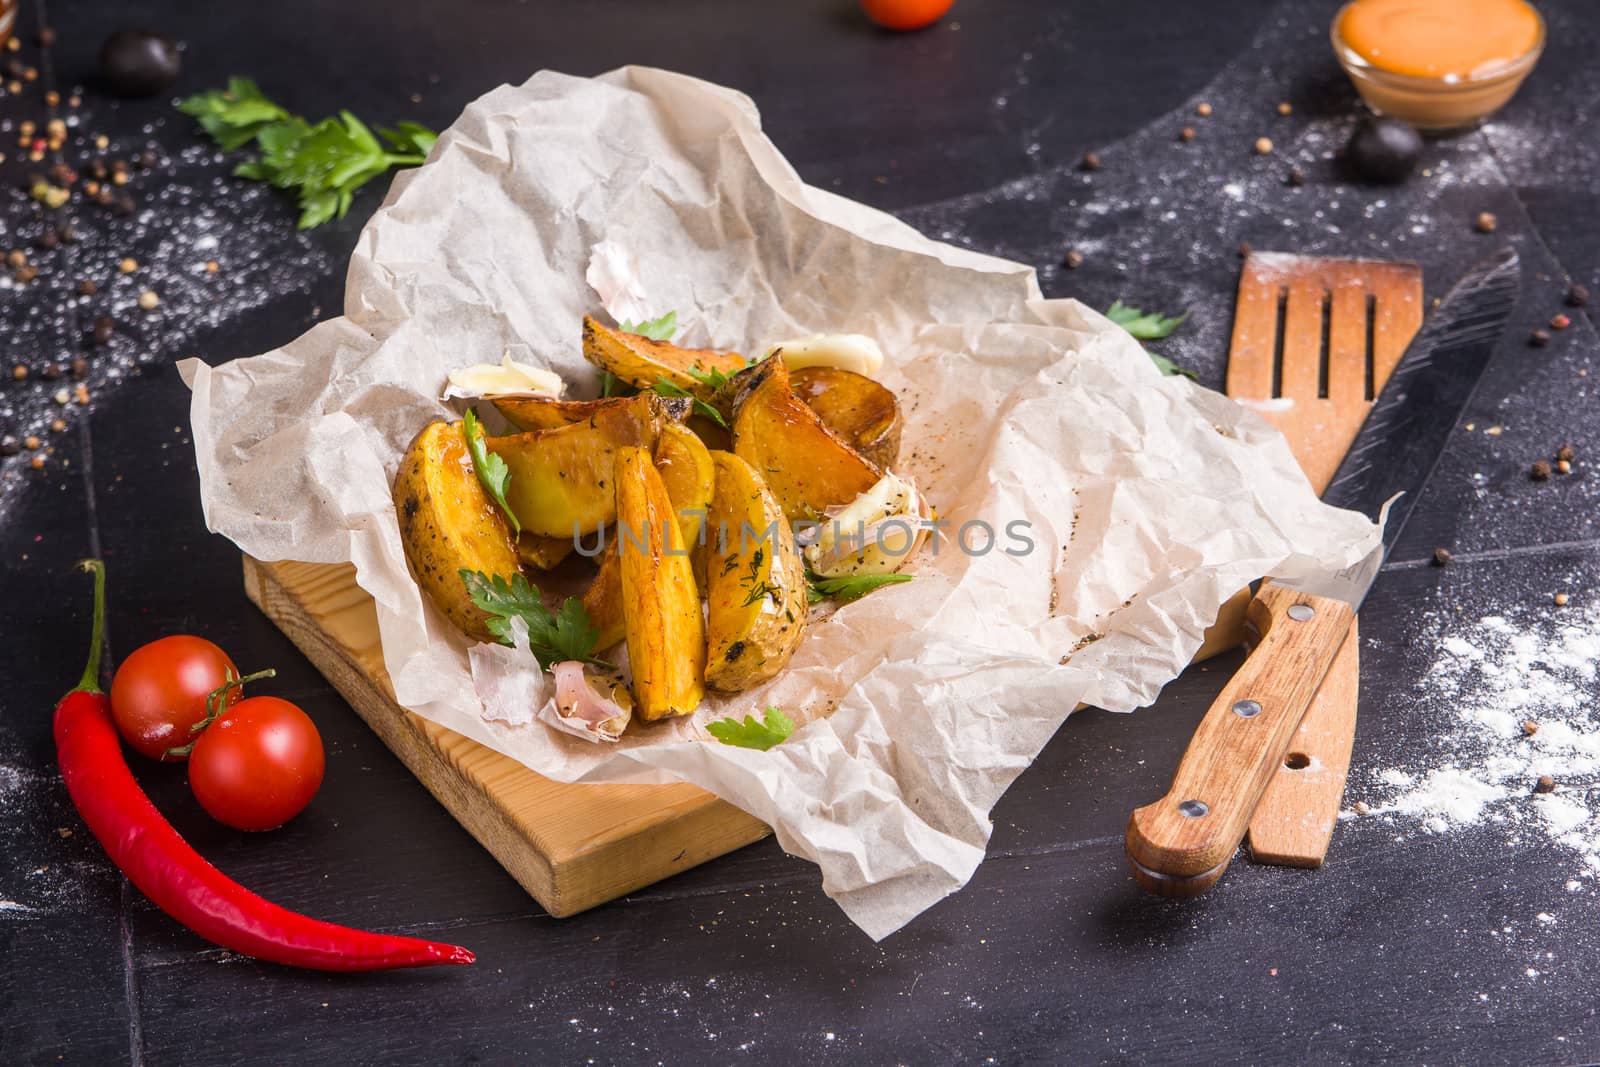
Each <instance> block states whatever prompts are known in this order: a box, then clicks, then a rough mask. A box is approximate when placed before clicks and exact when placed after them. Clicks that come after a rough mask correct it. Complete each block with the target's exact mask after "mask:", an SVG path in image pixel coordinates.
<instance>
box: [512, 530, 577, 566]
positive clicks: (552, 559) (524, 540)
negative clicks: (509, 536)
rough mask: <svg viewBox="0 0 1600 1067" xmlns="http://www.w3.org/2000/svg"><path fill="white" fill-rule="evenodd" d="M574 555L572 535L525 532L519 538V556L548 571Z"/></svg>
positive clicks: (528, 562)
mask: <svg viewBox="0 0 1600 1067" xmlns="http://www.w3.org/2000/svg"><path fill="white" fill-rule="evenodd" d="M570 555H572V538H571V537H544V536H542V535H540V534H536V533H524V534H523V535H522V536H521V537H519V538H517V558H518V559H520V560H521V561H522V562H523V563H525V564H527V565H528V566H530V567H537V568H538V569H539V570H542V571H547V570H550V569H551V568H553V567H555V566H557V565H559V564H560V563H561V561H562V560H564V559H566V558H567V557H568V556H570Z"/></svg>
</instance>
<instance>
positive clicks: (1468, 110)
mask: <svg viewBox="0 0 1600 1067" xmlns="http://www.w3.org/2000/svg"><path fill="white" fill-rule="evenodd" d="M1349 7H1350V5H1349V4H1346V5H1344V7H1341V8H1340V9H1339V13H1338V14H1337V15H1335V16H1334V17H1333V26H1332V28H1331V29H1330V31H1329V35H1330V37H1331V38H1332V40H1333V54H1334V55H1335V56H1337V57H1338V59H1339V65H1340V66H1342V67H1343V68H1344V72H1345V73H1346V74H1348V75H1349V76H1350V80H1351V82H1353V83H1354V84H1355V87H1356V92H1358V93H1360V94H1361V99H1363V100H1365V101H1366V102H1367V106H1368V107H1370V108H1372V110H1374V111H1376V112H1378V113H1379V114H1381V115H1390V116H1392V117H1394V118H1397V119H1399V120H1400V121H1402V122H1405V123H1409V124H1410V125H1412V126H1415V127H1416V128H1417V129H1419V130H1458V129H1463V128H1465V127H1469V126H1475V125H1477V124H1478V123H1480V122H1482V121H1483V120H1484V119H1486V118H1488V117H1489V116H1490V115H1492V114H1494V113H1495V112H1496V111H1498V110H1500V108H1501V107H1503V106H1504V105H1505V103H1506V101H1508V100H1510V99H1511V98H1512V97H1513V96H1514V95H1516V92H1517V90H1518V89H1519V88H1521V86H1522V80H1523V79H1524V78H1526V77H1527V76H1528V72H1529V71H1531V70H1533V68H1534V66H1535V64H1537V63H1538V62H1539V56H1540V55H1541V54H1542V53H1543V52H1544V39H1545V27H1544V18H1543V16H1541V15H1540V14H1539V13H1538V11H1537V10H1535V11H1534V17H1535V18H1537V19H1538V20H1539V36H1538V38H1537V39H1536V40H1535V41H1534V43H1533V47H1532V48H1530V49H1528V51H1527V52H1525V53H1524V54H1522V55H1520V56H1518V57H1517V58H1516V59H1514V60H1512V61H1510V62H1509V63H1507V64H1505V65H1504V66H1501V67H1497V68H1495V69H1494V70H1492V71H1489V72H1488V73H1485V74H1481V75H1470V76H1461V75H1454V74H1451V75H1445V76H1442V77H1421V76H1418V75H1414V74H1396V73H1395V72H1394V71H1390V70H1384V69H1383V68H1382V67H1377V66H1374V65H1373V64H1372V63H1371V62H1369V61H1368V60H1367V59H1366V57H1364V56H1362V55H1361V54H1360V53H1358V52H1357V51H1356V50H1355V49H1353V48H1351V47H1350V46H1349V45H1348V44H1347V43H1345V40H1344V38H1343V37H1342V36H1341V35H1340V33H1339V25H1340V23H1341V22H1343V21H1344V13H1345V11H1346V10H1347V9H1348V8H1349Z"/></svg>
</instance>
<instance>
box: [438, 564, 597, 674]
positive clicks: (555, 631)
mask: <svg viewBox="0 0 1600 1067" xmlns="http://www.w3.org/2000/svg"><path fill="white" fill-rule="evenodd" d="M460 574H461V581H462V582H463V583H464V584H465V585H466V587H467V594H468V595H469V596H471V597H472V602H473V603H474V604H476V605H478V607H480V608H482V609H483V610H484V611H486V612H488V613H489V618H488V619H487V620H485V624H486V625H487V626H488V627H489V632H490V633H491V634H493V635H494V636H495V639H496V640H498V641H499V642H500V643H501V644H502V645H512V644H515V642H514V641H513V640H512V637H511V620H512V619H521V620H522V621H523V622H524V623H526V624H527V627H528V644H529V645H530V646H531V647H532V649H533V655H534V658H535V659H537V660H538V661H539V666H541V667H543V668H545V669H546V670H549V669H550V666H551V665H552V664H555V663H562V662H564V661H566V660H574V659H575V660H579V661H581V662H584V663H593V664H597V665H601V666H608V667H609V666H611V664H609V663H605V661H603V660H598V659H595V658H594V646H595V642H597V641H599V640H600V627H598V626H596V625H595V624H594V621H593V620H592V619H590V618H589V613H588V612H587V611H585V610H584V607H583V601H581V600H579V599H578V598H577V597H568V598H567V599H566V600H565V601H563V602H562V604H561V608H560V610H558V611H551V610H550V609H549V608H547V607H545V606H544V600H543V599H542V598H541V597H540V596H539V590H538V589H537V588H536V587H535V586H534V585H533V584H532V583H531V582H529V581H528V579H526V578H524V577H523V576H522V575H520V574H516V575H513V576H512V578H511V581H510V582H509V583H508V582H507V581H506V580H505V578H504V577H502V576H501V575H498V574H497V575H495V576H494V577H492V578H491V577H489V576H488V575H486V574H484V573H482V572H481V571H474V570H470V569H468V568H466V567H463V568H462V569H461V571H460Z"/></svg>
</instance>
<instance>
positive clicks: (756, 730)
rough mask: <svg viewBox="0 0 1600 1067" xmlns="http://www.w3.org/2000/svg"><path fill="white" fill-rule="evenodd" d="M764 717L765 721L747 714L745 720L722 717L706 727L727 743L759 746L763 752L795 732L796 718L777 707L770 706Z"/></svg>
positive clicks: (742, 746)
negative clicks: (790, 716)
mask: <svg viewBox="0 0 1600 1067" xmlns="http://www.w3.org/2000/svg"><path fill="white" fill-rule="evenodd" d="M763 719H764V721H763V722H757V721H756V717H755V716H754V715H746V716H745V717H744V722H740V721H739V720H738V719H731V718H730V719H720V720H718V721H717V722H708V723H706V729H707V730H708V731H709V732H710V734H711V736H712V737H715V738H716V739H717V740H718V741H721V742H722V743H723V744H725V745H735V746H737V747H739V748H758V749H760V750H761V751H763V752H765V751H766V750H767V749H769V748H771V747H772V746H773V745H776V744H778V743H780V742H781V741H784V740H785V739H787V738H788V736H789V735H790V734H792V733H794V720H793V719H791V718H789V716H787V715H785V714H784V713H783V712H781V711H779V710H778V709H777V708H768V709H767V710H766V714H765V715H764V716H763Z"/></svg>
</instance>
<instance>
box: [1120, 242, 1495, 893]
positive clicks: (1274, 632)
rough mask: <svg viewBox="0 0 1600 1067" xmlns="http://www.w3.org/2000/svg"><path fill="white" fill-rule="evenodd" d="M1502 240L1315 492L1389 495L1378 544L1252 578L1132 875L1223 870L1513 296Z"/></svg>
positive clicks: (1132, 839)
mask: <svg viewBox="0 0 1600 1067" xmlns="http://www.w3.org/2000/svg"><path fill="white" fill-rule="evenodd" d="M1520 277H1521V271H1520V265H1519V263H1518V261H1517V256H1516V253H1515V252H1514V251H1512V250H1510V249H1507V250H1505V251H1503V252H1500V253H1497V254H1496V255H1494V256H1491V257H1489V258H1488V259H1486V260H1484V261H1483V262H1481V263H1479V264H1477V265H1476V266H1474V267H1473V268H1472V270H1470V271H1469V272H1468V273H1467V275H1466V277H1464V278H1462V279H1461V281H1460V282H1458V283H1456V286H1455V288H1453V289H1451V290H1450V292H1449V294H1447V295H1446V296H1445V298H1444V300H1443V301H1442V302H1441V303H1440V305H1439V307H1438V309H1437V310H1435V311H1434V313H1433V315H1432V316H1431V317H1430V318H1429V319H1428V321H1427V323H1426V324H1424V326H1423V328H1422V331H1421V332H1420V333H1419V334H1418V335H1417V336H1416V338H1415V339H1414V340H1413V341H1412V342H1411V346H1410V347H1409V348H1407V349H1406V353H1405V355H1404V356H1403V357H1401V360H1400V363H1399V365H1398V366H1396V367H1395V370H1394V374H1393V376H1392V377H1390V379H1389V382H1388V384H1387V385H1386V386H1385V387H1384V389H1383V392H1382V393H1381V394H1380V395H1379V396H1378V398H1377V401H1376V402H1375V403H1374V404H1373V407H1372V411H1371V413H1370V414H1369V415H1368V416H1367V420H1366V422H1365V423H1363V424H1362V427H1361V431H1360V433H1358V434H1357V435H1356V439H1355V442H1354V444H1353V445H1352V446H1351V448H1350V451H1349V452H1348V453H1347V454H1346V456H1345V459H1344V462H1343V463H1342V464H1340V466H1339V471H1338V473H1337V474H1336V475H1335V476H1334V479H1333V481H1332V482H1331V483H1330V484H1329V485H1328V489H1327V491H1326V492H1325V493H1324V494H1323V497H1322V499H1323V500H1324V501H1325V502H1327V503H1329V504H1333V505H1336V506H1338V507H1343V508H1352V509H1354V510H1356V511H1360V512H1362V513H1363V514H1366V515H1372V516H1375V517H1378V516H1381V515H1382V513H1383V511H1384V509H1385V507H1386V506H1387V521H1386V522H1385V524H1384V530H1383V540H1382V543H1381V544H1380V545H1379V546H1378V547H1377V548H1376V549H1374V550H1373V552H1372V554H1371V555H1369V556H1368V557H1367V558H1366V559H1365V560H1363V561H1361V562H1360V563H1358V564H1356V565H1354V566H1352V567H1348V568H1346V569H1344V570H1342V571H1339V572H1338V573H1337V574H1334V575H1331V576H1322V577H1319V578H1318V579H1316V580H1310V581H1296V582H1288V581H1278V580H1273V579H1267V580H1265V581H1263V582H1262V583H1261V585H1260V586H1259V588H1258V589H1257V591H1256V593H1255V596H1254V598H1253V599H1252V600H1251V602H1250V607H1249V627H1250V628H1251V629H1253V630H1254V634H1253V636H1254V637H1255V639H1256V640H1255V644H1254V647H1253V648H1252V649H1251V651H1250V654H1249V656H1248V657H1247V658H1246V659H1245V661H1244V664H1243V665H1242V666H1240V668H1239V671H1238V673H1236V674H1235V675H1234V676H1233V678H1231V679H1230V680H1229V681H1228V684H1227V685H1226V686H1225V687H1224V688H1223V690H1222V693H1221V695H1219V696H1218V697H1217V699H1216V701H1215V702H1214V703H1213V704H1212V705H1211V708H1210V710H1208V711H1207V712H1206V715H1205V718H1204V719H1203V720H1201V723H1200V727H1199V729H1198V730H1196V731H1195V735H1194V738H1193V740H1191V741H1190V742H1189V747H1188V749H1187V750H1186V751H1185V752H1184V754H1183V759H1182V760H1181V761H1180V762H1179V764H1178V772H1177V774H1176V775H1175V776H1174V777H1173V781H1172V788H1171V789H1170V790H1168V792H1167V795H1166V796H1164V797H1162V798H1161V799H1160V800H1158V801H1156V802H1155V803H1154V804H1147V805H1145V806H1144V807H1142V808H1138V809H1136V810H1135V811H1134V813H1133V816H1132V817H1131V818H1130V819H1129V820H1128V830H1127V851H1128V859H1129V861H1130V862H1131V863H1132V865H1133V872H1134V877H1135V878H1136V879H1137V881H1138V882H1139V884H1140V885H1142V886H1143V887H1144V888H1145V889H1147V890H1149V891H1150V892H1152V893H1157V894H1160V895H1162V896H1176V897H1184V896H1193V895H1194V894H1196V893H1200V892H1202V891H1203V890H1205V889H1207V888H1209V887H1210V886H1212V885H1213V884H1215V883H1216V881H1217V879H1218V878H1220V877H1221V876H1222V872H1223V871H1224V870H1226V869H1227V866H1228V863H1229V861H1231V860H1232V859H1233V855H1234V853H1235V852H1236V851H1238V848H1239V845H1240V843H1241V842H1242V841H1243V840H1244V835H1245V832H1246V830H1247V829H1248V828H1249V825H1250V816H1251V814H1252V813H1253V812H1254V811H1255V808H1256V805H1257V803H1259V802H1260V800H1261V795H1262V793H1263V792H1264V791H1265V790H1266V787H1267V783H1268V782H1269V781H1270V780H1271V778H1272V775H1273V774H1274V773H1275V772H1276V771H1277V769H1278V765H1279V764H1280V763H1281V762H1282V761H1283V758H1284V756H1285V754H1286V753H1287V751H1288V748H1289V744H1290V742H1291V740H1292V739H1293V737H1294V732H1295V730H1296V729H1297V728H1298V727H1299V725H1300V719H1301V718H1302V716H1304V715H1305V711H1306V707H1307V706H1308V705H1309V704H1310V703H1311V700H1312V697H1313V696H1315V695H1316V692H1317V688H1318V687H1319V686H1320V685H1321V684H1322V679H1323V676H1324V675H1326V674H1327V673H1328V668H1329V666H1330V665H1331V664H1332V663H1333V660H1334V657H1335V655H1336V654H1337V653H1338V651H1339V646H1340V645H1341V644H1342V643H1343V642H1344V639H1345V635H1346V634H1347V633H1348V632H1349V630H1350V623H1351V620H1352V619H1354V618H1355V613H1356V609H1357V608H1358V607H1360V605H1361V602H1362V600H1363V599H1364V598H1365V597H1366V595H1367V591H1368V590H1369V589H1371V587H1372V582H1373V580H1374V579H1375V578H1377V576H1378V570H1379V568H1380V567H1381V565H1382V563H1383V559H1384V556H1385V555H1386V554H1387V553H1388V551H1389V550H1390V549H1391V548H1392V547H1394V544H1395V542H1396V541H1397V540H1399V537H1400V533H1401V531H1402V530H1403V529H1404V528H1405V524H1406V519H1407V518H1409V517H1410V515H1411V509H1412V507H1413V506H1415V504H1416V501H1417V498H1418V496H1419V494H1420V492H1421V490H1422V487H1423V486H1424V485H1425V484H1426V483H1427V481H1428V477H1429V475H1431V474H1432V473H1433V469H1434V467H1435V466H1436V465H1437V464H1438V461H1439V457H1440V456H1441V455H1442V454H1443V452H1444V448H1445V445H1446V443H1447V442H1448V441H1449V439H1450V435H1451V433H1452V432H1453V430H1454V428H1455V425H1456V422H1457V421H1458V419H1459V417H1460V415H1461V413H1462V411H1463V410H1464V409H1465V408H1466V406H1467V404H1468V403H1469V402H1470V401H1471V399H1472V393H1473V391H1474V390H1475V389H1476V388H1477V385H1478V380H1479V379H1480V378H1481V377H1482V376H1483V371H1484V368H1485V367H1486V366H1487V365H1488V363H1489V357H1490V354H1491V353H1492V352H1493V350H1494V345H1495V342H1496V341H1497V340H1498V338H1499V336H1500V333H1501V331H1502V330H1503V329H1504V327H1505V323H1506V320H1507V318H1509V317H1510V314H1511V309H1512V307H1513V306H1514V305H1515V303H1516V298H1517V292H1518V289H1519V286H1520Z"/></svg>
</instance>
